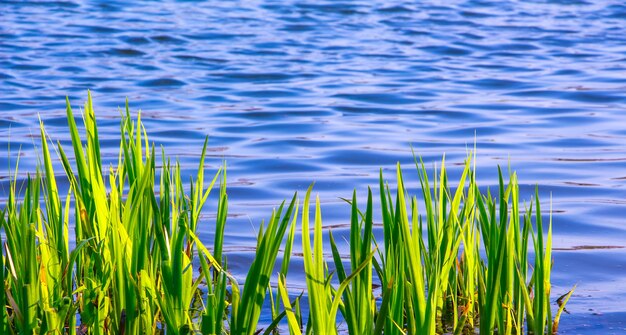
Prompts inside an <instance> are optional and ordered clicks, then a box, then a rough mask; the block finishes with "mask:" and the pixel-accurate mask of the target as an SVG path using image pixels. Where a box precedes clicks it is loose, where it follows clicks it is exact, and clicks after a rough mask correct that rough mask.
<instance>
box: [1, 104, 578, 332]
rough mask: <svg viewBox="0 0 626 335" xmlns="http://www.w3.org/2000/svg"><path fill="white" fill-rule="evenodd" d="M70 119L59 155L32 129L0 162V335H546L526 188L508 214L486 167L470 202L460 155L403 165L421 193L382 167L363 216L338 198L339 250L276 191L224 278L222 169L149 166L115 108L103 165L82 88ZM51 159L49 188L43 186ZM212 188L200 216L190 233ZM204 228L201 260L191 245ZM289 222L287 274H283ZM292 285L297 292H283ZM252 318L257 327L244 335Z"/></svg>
mask: <svg viewBox="0 0 626 335" xmlns="http://www.w3.org/2000/svg"><path fill="white" fill-rule="evenodd" d="M83 113H84V114H83V118H82V123H83V124H84V134H80V132H79V130H78V129H79V128H78V126H77V122H76V120H75V119H74V113H73V111H72V109H71V107H70V103H69V101H68V102H67V118H68V130H69V132H70V135H71V139H72V148H71V150H72V151H73V155H72V156H71V157H72V158H70V156H68V154H67V152H66V151H65V150H64V148H63V147H62V146H61V144H60V143H59V142H57V143H56V144H51V142H50V140H49V139H48V137H47V135H46V132H45V128H44V125H43V122H42V123H41V147H40V150H41V156H40V157H41V158H40V160H41V161H40V163H39V168H38V169H37V170H36V171H34V172H33V174H32V175H29V176H28V177H27V178H26V179H25V180H23V181H18V179H17V171H18V164H17V163H16V164H15V172H14V174H13V175H12V176H11V182H10V189H9V191H8V196H7V200H6V204H5V205H4V208H3V209H2V215H0V227H1V230H0V233H1V234H2V240H3V241H4V242H3V248H2V250H1V255H2V257H1V261H2V263H0V265H1V271H0V279H2V282H3V284H4V286H3V288H4V290H3V292H2V294H0V304H2V306H4V308H2V309H0V333H2V334H86V333H88V334H160V333H164V332H165V333H167V334H237V335H239V334H242V335H243V334H245V335H253V334H261V333H262V334H268V335H269V334H276V333H278V332H279V329H282V330H283V332H289V333H290V334H297V335H299V334H324V335H326V334H328V335H332V334H339V333H341V334H344V333H347V334H355V335H356V334H359V335H361V334H376V335H378V334H389V335H391V334H444V333H445V334H473V333H480V334H492V333H498V334H522V333H529V334H530V333H532V334H541V333H544V334H553V333H555V332H556V330H557V327H558V323H559V320H560V316H561V314H562V312H563V310H564V306H565V303H567V300H568V299H569V298H570V296H571V294H572V291H570V292H568V293H566V294H565V295H564V296H563V297H562V303H561V305H560V307H558V308H557V307H556V306H554V305H555V304H553V303H552V298H551V284H550V273H551V268H552V223H551V219H550V222H548V223H547V224H546V223H544V222H542V211H541V207H540V201H539V198H538V192H536V193H535V196H534V198H533V199H532V200H531V201H529V202H528V203H527V204H525V203H521V200H520V199H519V187H518V182H517V175H516V174H515V173H509V175H508V178H507V179H508V181H505V177H504V175H503V174H502V172H500V173H499V180H498V185H499V186H498V189H497V190H493V192H494V193H493V194H492V193H491V191H489V190H487V191H486V192H482V191H481V189H480V188H479V187H478V184H477V182H476V171H475V168H474V167H473V166H472V162H473V160H472V157H471V156H470V157H468V158H467V160H466V161H465V165H464V168H463V171H462V173H461V177H460V178H459V179H458V180H455V182H454V183H449V181H448V174H447V171H446V169H445V160H442V162H441V165H440V168H439V170H438V171H436V170H435V171H434V173H433V174H432V175H431V176H429V175H428V173H427V170H426V168H425V165H424V163H423V162H421V161H417V160H416V162H415V169H416V171H417V175H418V177H419V181H420V189H421V196H420V199H421V200H418V197H416V196H410V195H409V194H408V190H407V189H406V187H405V183H404V177H403V171H402V169H401V168H400V165H398V166H397V169H396V175H395V186H394V187H390V186H389V185H388V183H387V182H386V180H385V177H384V176H383V173H382V170H381V173H380V179H379V185H378V186H379V204H378V205H375V204H374V198H375V197H374V196H373V192H372V191H371V190H370V189H368V192H367V196H366V198H365V206H364V207H360V206H359V203H358V199H359V197H358V196H357V193H356V191H355V192H354V193H353V196H352V198H351V199H344V200H345V201H346V202H347V203H348V205H347V206H346V208H349V216H348V217H349V220H350V235H349V239H348V240H349V255H342V254H341V253H340V252H339V249H340V248H339V247H338V243H337V242H336V240H335V239H334V237H333V234H332V232H331V233H330V234H329V240H327V241H324V240H323V238H322V231H323V224H322V222H323V219H322V209H321V206H320V202H319V199H316V200H315V207H314V209H313V213H311V209H310V205H311V202H312V199H311V196H312V190H313V186H311V187H310V188H309V189H308V190H307V192H306V194H305V197H304V203H303V205H302V206H301V207H300V205H299V202H298V199H299V198H298V196H297V195H294V196H293V198H292V199H291V200H290V201H289V202H284V203H282V204H280V206H279V207H278V208H277V209H276V210H275V211H274V212H273V213H271V215H270V217H269V220H268V221H267V224H262V225H261V227H260V228H259V232H258V236H257V248H256V253H255V255H254V258H253V262H252V265H251V267H250V271H249V273H248V275H247V276H246V278H245V281H244V282H243V284H240V283H238V282H237V280H236V278H234V277H233V276H232V275H230V273H229V272H228V258H227V255H224V254H223V243H224V228H225V226H226V224H227V218H228V191H227V188H226V170H225V168H221V169H218V170H217V171H215V172H214V174H213V176H212V177H209V178H205V153H206V149H207V141H205V143H204V147H203V148H202V151H201V158H200V161H199V164H198V169H197V172H196V174H195V175H194V176H192V178H191V179H188V177H189V176H182V175H181V167H180V164H179V163H178V162H172V161H171V160H170V159H169V158H168V157H167V156H166V155H165V154H164V152H163V150H161V153H160V155H157V153H156V152H157V150H156V149H155V148H154V146H153V145H151V144H150V142H149V140H148V137H147V134H146V130H145V129H144V127H143V125H142V123H141V116H140V115H138V116H137V119H136V121H133V119H132V118H131V113H130V111H129V108H128V104H126V109H125V112H124V113H123V115H122V121H121V126H120V139H121V141H120V150H119V158H118V162H117V164H115V165H113V166H108V167H106V166H103V164H102V158H101V155H100V144H99V137H98V128H97V124H96V117H95V114H94V110H93V105H92V100H91V96H90V95H89V97H88V100H87V103H86V104H85V106H84V109H83ZM51 148H52V149H51ZM53 153H54V154H53ZM157 156H160V158H159V157H157ZM58 161H60V166H61V167H62V170H63V172H64V176H65V177H64V178H66V179H67V182H66V183H67V184H69V185H70V187H69V191H68V192H67V193H61V192H60V191H59V188H58V187H57V177H56V176H57V175H56V173H57V172H55V167H56V168H57V169H58V166H57V165H59V164H58ZM157 166H160V167H159V168H157ZM205 179H206V180H205ZM187 180H190V181H189V182H188V183H187V182H186V181H187ZM214 188H219V190H218V191H216V192H219V194H218V196H217V199H218V200H217V201H218V203H217V204H216V206H214V207H215V208H216V211H217V213H216V216H215V217H216V219H215V222H206V221H203V220H201V216H200V214H201V213H202V210H203V207H204V205H205V203H206V202H207V200H208V199H209V193H210V192H211V190H213V189H214ZM520 207H522V208H520ZM300 209H301V213H302V214H301V215H299V211H300ZM418 209H421V210H422V212H420V211H419V210H418ZM311 215H313V221H312V222H311V221H310V220H311V217H310V216H311ZM377 215H380V217H381V218H382V230H383V238H382V240H376V239H375V238H374V233H373V230H374V226H375V222H374V217H375V216H377ZM209 224H211V225H213V226H214V227H215V238H214V240H213V241H211V242H212V243H211V244H212V245H211V249H209V247H208V245H210V244H209V241H201V240H200V239H199V238H198V236H197V230H198V228H199V227H201V226H207V225H209ZM298 225H299V227H300V228H301V229H300V230H299V232H300V234H301V237H302V250H303V260H304V271H303V272H296V273H293V272H292V273H288V269H289V263H290V260H291V257H292V250H293V243H294V240H295V235H296V232H297V231H298V230H297V226H298ZM70 226H73V227H74V229H73V230H70ZM70 234H74V235H73V236H74V238H73V240H75V243H72V244H70V242H69V240H70ZM325 242H326V243H325ZM205 243H206V244H205ZM325 252H326V254H325ZM281 254H282V263H281V264H277V259H278V258H279V256H280V255H281ZM328 254H330V255H332V258H328V259H326V258H325V256H324V255H328ZM344 256H349V260H348V261H344V259H343V257H344ZM294 257H295V256H294ZM276 274H277V275H278V276H277V277H273V275H276ZM294 276H299V277H301V278H304V280H305V281H306V285H307V290H306V292H304V293H301V294H300V295H299V296H296V295H294V294H296V293H298V292H291V295H290V292H289V290H288V283H289V278H291V277H294ZM271 278H277V281H276V282H273V281H272V280H271ZM377 287H380V289H375V288H377ZM274 288H276V290H275V291H274ZM294 297H295V299H294ZM305 298H306V299H305ZM268 299H269V304H268ZM303 299H304V300H303ZM302 301H308V315H303V311H306V310H307V309H306V308H304V306H302V305H301V304H302ZM268 306H270V307H268ZM263 313H266V315H269V316H271V319H272V320H273V321H272V323H271V324H270V325H264V326H263V327H260V326H259V319H260V316H261V314H263Z"/></svg>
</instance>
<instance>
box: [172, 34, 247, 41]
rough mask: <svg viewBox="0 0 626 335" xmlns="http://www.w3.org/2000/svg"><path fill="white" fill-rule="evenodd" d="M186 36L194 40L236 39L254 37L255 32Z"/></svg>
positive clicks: (185, 35) (184, 35)
mask: <svg viewBox="0 0 626 335" xmlns="http://www.w3.org/2000/svg"><path fill="white" fill-rule="evenodd" d="M182 36H183V37H185V38H188V39H192V40H208V41H211V40H235V39H239V38H248V37H254V36H256V35H254V34H237V33H197V34H193V35H192V34H183V35H182Z"/></svg>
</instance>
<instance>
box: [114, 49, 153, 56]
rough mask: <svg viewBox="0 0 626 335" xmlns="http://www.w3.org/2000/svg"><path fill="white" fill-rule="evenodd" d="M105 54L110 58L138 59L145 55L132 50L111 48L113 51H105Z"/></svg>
mask: <svg viewBox="0 0 626 335" xmlns="http://www.w3.org/2000/svg"><path fill="white" fill-rule="evenodd" d="M106 53H107V54H109V55H111V56H120V57H140V56H144V55H145V54H146V53H145V52H143V51H139V50H137V49H133V48H113V49H110V50H107V51H106Z"/></svg>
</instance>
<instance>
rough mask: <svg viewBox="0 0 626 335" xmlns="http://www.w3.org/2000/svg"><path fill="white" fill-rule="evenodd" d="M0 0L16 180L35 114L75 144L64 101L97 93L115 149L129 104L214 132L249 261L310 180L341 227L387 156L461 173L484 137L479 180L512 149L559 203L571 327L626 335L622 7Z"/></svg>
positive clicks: (560, 282) (214, 150)
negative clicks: (263, 227) (285, 205)
mask: <svg viewBox="0 0 626 335" xmlns="http://www.w3.org/2000/svg"><path fill="white" fill-rule="evenodd" d="M0 11H1V17H2V19H1V20H0V92H1V94H0V134H1V137H0V142H1V143H0V145H1V148H2V149H0V165H1V166H2V168H1V169H0V178H2V180H0V182H2V187H4V189H6V182H5V181H6V177H7V174H8V173H9V172H8V171H9V170H8V168H7V166H8V165H7V163H8V162H7V161H8V159H7V158H8V157H9V156H10V157H13V158H15V157H16V155H17V152H18V148H19V147H20V146H21V147H22V153H21V155H22V156H23V157H22V160H21V163H20V166H21V169H22V170H21V171H22V172H24V173H25V172H26V171H34V166H35V162H36V156H35V154H34V152H33V151H32V145H33V143H34V142H36V141H37V133H38V130H37V126H38V116H40V117H41V118H42V119H43V120H44V121H45V123H46V127H47V130H48V132H49V133H50V136H51V137H52V138H54V139H61V140H63V141H64V142H67V140H68V139H69V136H68V133H67V130H66V128H65V127H66V123H65V117H64V101H65V96H66V95H68V96H69V97H70V99H71V100H72V101H73V103H74V105H75V107H76V108H77V109H78V106H80V104H82V102H83V101H84V99H85V96H86V90H87V89H91V90H92V92H93V96H94V99H95V107H96V112H97V114H98V115H99V118H100V123H101V128H100V133H101V135H102V138H103V146H104V150H103V154H104V155H106V156H107V157H109V158H111V159H115V158H116V154H117V148H118V147H117V145H118V144H117V136H118V135H117V131H118V129H119V128H118V123H119V112H118V107H122V106H123V104H124V99H125V98H128V99H129V100H130V103H131V108H133V109H138V108H141V109H142V110H143V114H142V118H143V120H144V121H145V123H146V125H147V129H148V131H149V134H150V135H151V140H152V141H154V142H155V143H156V144H157V145H164V146H165V148H166V151H167V152H168V153H169V154H171V155H174V156H176V157H179V159H180V160H181V162H182V163H183V165H184V167H185V168H186V169H188V170H189V171H191V170H192V169H193V168H194V167H195V164H196V162H197V160H198V156H199V152H200V148H201V146H202V141H203V139H204V136H206V135H208V136H209V139H210V140H209V143H210V160H209V169H210V170H211V169H213V170H215V169H216V168H217V167H218V166H219V165H220V164H221V163H222V161H223V160H225V161H226V162H227V164H228V178H229V182H230V189H229V193H230V199H231V204H232V206H231V210H230V213H232V215H231V218H230V220H229V222H228V227H227V231H226V234H227V235H228V236H226V243H228V245H227V246H226V249H227V251H228V255H229V256H228V257H229V260H230V262H229V263H230V264H231V265H232V266H233V271H234V272H235V274H237V275H242V274H243V273H245V271H246V270H247V269H246V267H247V266H248V265H249V262H250V260H251V256H252V252H253V251H252V250H253V249H252V247H253V246H254V243H255V242H254V241H255V237H254V236H255V235H254V228H255V227H258V226H259V224H260V222H261V220H262V219H264V218H265V219H267V218H268V216H269V211H270V210H271V208H272V207H274V206H276V205H277V204H278V203H279V202H280V201H281V200H282V199H285V198H289V197H290V196H291V195H292V192H294V191H303V190H304V189H306V187H307V186H308V184H309V183H310V182H313V181H315V182H316V186H315V190H316V191H317V192H318V193H319V195H320V197H321V199H322V201H323V203H324V204H323V205H324V207H323V208H324V220H325V223H327V224H328V225H332V226H334V227H335V228H334V229H335V231H336V232H337V233H338V234H340V233H342V232H344V233H345V231H346V228H347V223H348V222H349V221H348V213H349V208H348V206H347V205H346V204H345V203H343V202H342V201H341V200H340V199H339V197H349V196H350V194H351V192H352V190H353V188H356V189H357V190H358V191H359V192H360V193H361V194H364V192H365V190H366V185H375V184H376V182H377V174H378V169H379V168H380V167H382V168H384V169H385V171H386V172H387V174H388V175H389V177H390V178H391V177H392V175H393V174H392V172H391V170H392V169H393V167H394V164H395V162H397V161H400V162H401V163H402V164H403V165H405V166H406V167H407V168H410V164H411V161H412V157H411V149H410V145H411V144H412V145H413V147H414V148H415V150H416V151H417V152H418V153H419V154H420V155H422V156H423V157H424V159H425V161H426V162H427V164H428V165H429V166H432V165H433V164H434V163H435V162H437V161H439V160H440V159H441V155H442V154H443V153H446V160H447V162H448V164H449V167H450V168H451V172H452V174H455V173H458V169H459V167H458V165H455V164H458V163H461V162H462V160H463V158H464V157H465V155H466V150H467V149H468V148H471V147H472V146H473V145H474V143H476V146H477V148H478V168H479V180H480V182H481V185H483V186H485V187H487V186H493V185H494V183H495V181H496V179H495V176H496V167H497V165H502V166H506V165H508V164H509V163H510V165H511V166H512V168H514V169H515V170H517V171H518V173H519V177H520V181H521V183H522V185H521V188H522V190H523V191H524V194H525V195H526V196H527V197H529V196H530V194H531V193H532V191H533V188H534V185H536V184H538V185H540V192H541V194H542V196H543V200H544V201H545V202H546V206H545V208H548V206H549V199H550V196H551V197H552V207H553V212H554V215H553V220H554V231H555V233H554V234H555V236H554V246H555V248H556V250H555V253H554V258H555V265H554V275H553V280H554V284H555V285H554V287H553V292H554V294H555V296H558V295H559V294H562V293H565V292H566V291H567V290H568V289H569V288H570V287H571V286H572V285H574V284H578V289H577V291H576V294H575V296H574V297H573V298H572V300H571V302H570V305H569V306H568V310H569V312H570V313H571V314H570V315H565V316H564V317H563V319H562V322H561V323H562V326H561V329H562V330H563V333H565V334H576V333H585V334H611V333H614V334H617V333H625V332H626V321H624V320H626V303H624V301H626V293H625V292H626V261H625V260H626V250H625V249H623V247H624V246H626V219H625V218H624V215H623V213H624V210H625V209H626V196H625V195H626V192H625V189H624V187H625V186H626V168H625V167H626V109H625V107H626V75H625V74H626V71H625V70H626V20H625V19H626V6H625V5H624V4H623V2H622V1H609V0H606V1H461V0H452V1H446V2H440V1H420V2H419V3H416V2H412V1H397V2H391V1H389V2H385V1H335V0H333V1H283V0H281V1H270V0H259V1H213V2H208V3H206V2H195V1H185V2H182V1H181V2H175V1H161V2H151V1H133V2H130V3H127V2H123V1H91V2H88V3H83V2H77V1H36V2H29V1H15V2H13V1H2V2H1V3H0ZM9 143H10V146H11V153H10V154H9V153H8V150H7V149H8V144H9ZM407 175H408V178H409V179H411V180H412V184H411V185H413V186H415V182H416V179H417V178H416V176H415V174H414V173H413V174H411V173H409V172H408V171H407ZM417 192H418V190H417V189H415V188H413V193H417ZM210 214H211V213H210V212H207V216H206V220H205V221H206V223H205V225H204V227H203V228H202V229H203V230H202V234H203V238H205V239H207V240H210V239H211V238H212V230H213V227H212V217H211V215H210ZM598 246H603V247H606V246H611V247H615V248H597V247H598ZM294 261H295V263H294V266H295V267H297V266H299V264H300V265H301V260H298V259H297V258H296V259H295V260H294ZM290 286H291V287H293V288H295V289H298V288H302V287H304V283H303V282H297V281H296V279H295V276H294V279H290Z"/></svg>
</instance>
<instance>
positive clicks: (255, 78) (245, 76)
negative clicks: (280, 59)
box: [211, 72, 309, 83]
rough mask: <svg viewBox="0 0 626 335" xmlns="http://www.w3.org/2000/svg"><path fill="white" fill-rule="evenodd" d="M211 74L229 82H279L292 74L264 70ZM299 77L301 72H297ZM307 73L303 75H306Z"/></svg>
mask: <svg viewBox="0 0 626 335" xmlns="http://www.w3.org/2000/svg"><path fill="white" fill-rule="evenodd" d="M211 76H214V77H217V78H219V79H220V80H226V81H231V82H253V83H279V82H282V81H286V80H289V79H292V78H293V77H294V76H293V75H290V74H286V73H279V72H265V73H258V72H256V73H255V72H252V73H241V72H239V73H238V72H213V73H211ZM299 76H300V77H301V76H302V74H299ZM307 76H309V75H305V77H307Z"/></svg>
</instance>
